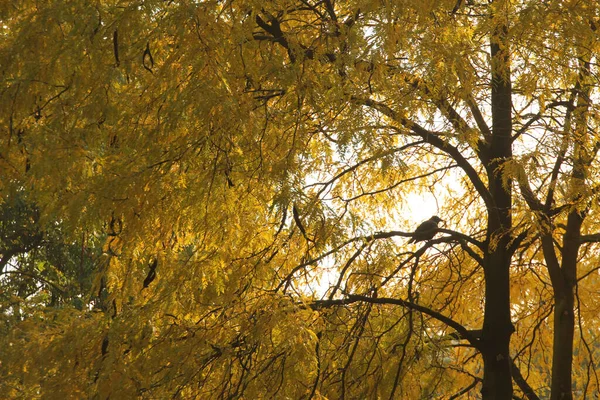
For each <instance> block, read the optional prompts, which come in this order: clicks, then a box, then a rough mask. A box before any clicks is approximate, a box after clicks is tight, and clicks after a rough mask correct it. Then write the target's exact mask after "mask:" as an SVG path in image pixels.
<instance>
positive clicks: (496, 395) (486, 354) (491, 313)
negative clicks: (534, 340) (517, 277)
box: [481, 251, 514, 400]
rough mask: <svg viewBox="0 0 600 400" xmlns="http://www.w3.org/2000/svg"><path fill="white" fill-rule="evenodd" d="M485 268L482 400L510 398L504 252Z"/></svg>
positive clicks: (510, 327) (509, 328)
mask: <svg viewBox="0 0 600 400" xmlns="http://www.w3.org/2000/svg"><path fill="white" fill-rule="evenodd" d="M486 264H487V265H486V268H485V298H486V301H485V315H484V322H483V332H482V343H481V353H482V356H483V387H482V389H481V394H482V395H483V398H484V399H486V400H500V399H510V398H511V397H512V377H511V369H510V365H511V360H510V354H509V343H510V336H511V334H512V333H513V331H514V328H513V325H512V323H511V321H510V296H509V273H508V272H509V264H510V256H509V255H508V254H506V252H502V251H497V252H494V253H493V254H492V255H491V256H490V258H489V260H488V262H487V263H486Z"/></svg>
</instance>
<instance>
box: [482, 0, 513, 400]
mask: <svg viewBox="0 0 600 400" xmlns="http://www.w3.org/2000/svg"><path fill="white" fill-rule="evenodd" d="M498 3H500V4H498V7H502V6H503V4H502V3H503V2H501V1H500V2H498ZM506 23H507V22H506V21H504V22H503V23H498V25H497V28H496V30H495V32H494V34H493V35H492V37H491V40H490V52H491V56H492V57H491V71H492V80H491V100H492V137H491V141H490V145H489V149H488V158H487V162H486V163H485V164H486V165H485V167H486V171H487V175H488V179H489V188H490V193H491V194H492V198H493V203H494V206H493V207H489V208H488V210H487V211H488V230H487V232H488V234H487V244H488V255H487V257H486V259H485V268H484V274H485V314H484V319H483V332H482V338H481V341H482V346H481V352H482V356H483V364H484V366H483V386H482V389H481V393H482V396H483V398H484V399H485V400H501V399H502V400H508V399H511V398H512V393H513V390H512V377H511V368H510V366H511V360H510V354H509V343H510V336H511V335H512V333H513V331H514V328H513V325H512V323H511V320H510V280H509V278H510V261H511V254H510V253H509V251H508V249H509V247H510V246H509V244H510V230H511V227H512V218H511V208H512V191H511V182H510V180H507V179H505V178H504V177H503V172H502V164H503V163H504V162H505V161H508V160H510V158H511V157H512V138H511V134H512V107H511V105H512V100H511V96H512V88H511V81H510V58H509V50H508V40H507V39H506V32H507V25H506Z"/></svg>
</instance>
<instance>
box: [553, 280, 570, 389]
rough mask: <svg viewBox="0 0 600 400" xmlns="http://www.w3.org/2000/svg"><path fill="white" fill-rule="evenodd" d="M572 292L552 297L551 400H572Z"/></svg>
mask: <svg viewBox="0 0 600 400" xmlns="http://www.w3.org/2000/svg"><path fill="white" fill-rule="evenodd" d="M573 300H574V296H573V292H572V291H571V292H570V293H565V295H564V296H562V297H560V298H558V297H557V296H555V297H554V302H555V307H554V345H553V347H552V350H553V354H552V391H551V397H550V399H551V400H571V399H573V392H572V382H571V373H572V368H573V367H572V365H573V335H574V327H575V315H574V312H573V310H574V301H573Z"/></svg>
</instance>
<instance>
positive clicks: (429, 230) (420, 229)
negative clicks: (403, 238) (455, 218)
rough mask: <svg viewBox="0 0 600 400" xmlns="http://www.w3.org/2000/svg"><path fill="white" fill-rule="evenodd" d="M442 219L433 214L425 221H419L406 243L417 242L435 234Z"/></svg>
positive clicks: (428, 238)
mask: <svg viewBox="0 0 600 400" xmlns="http://www.w3.org/2000/svg"><path fill="white" fill-rule="evenodd" d="M442 221H443V220H442V219H441V218H440V217H438V216H437V215H434V216H433V217H431V218H429V219H428V220H427V221H425V222H423V223H421V225H419V226H417V229H415V231H414V233H413V235H412V238H411V239H410V240H409V241H408V243H417V242H422V241H423V240H430V239H431V238H433V237H434V236H435V234H436V233H437V230H438V224H439V223H440V222H442Z"/></svg>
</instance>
